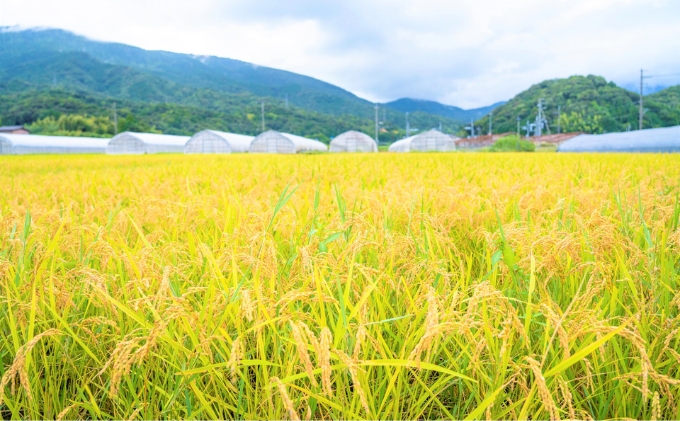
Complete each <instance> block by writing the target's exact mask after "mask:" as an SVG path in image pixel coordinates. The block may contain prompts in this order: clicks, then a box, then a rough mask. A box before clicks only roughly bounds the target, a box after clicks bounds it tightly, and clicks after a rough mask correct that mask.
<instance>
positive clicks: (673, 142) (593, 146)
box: [557, 126, 680, 152]
mask: <svg viewBox="0 0 680 421" xmlns="http://www.w3.org/2000/svg"><path fill="white" fill-rule="evenodd" d="M557 151H558V152H680V126H673V127H664V128H660V129H644V130H635V131H632V132H620V133H607V134H582V135H579V136H576V137H573V138H571V139H569V140H567V141H565V142H563V143H562V144H561V145H560V146H559V147H558V148H557Z"/></svg>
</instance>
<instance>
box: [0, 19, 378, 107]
mask: <svg viewBox="0 0 680 421" xmlns="http://www.w3.org/2000/svg"><path fill="white" fill-rule="evenodd" d="M57 52H80V53H85V54H87V55H89V56H91V57H92V58H94V59H95V60H97V61H100V62H102V63H106V64H112V65H121V66H126V67H130V68H134V69H136V70H137V71H139V72H143V73H147V74H150V75H155V76H160V77H162V78H164V79H166V80H168V81H172V82H175V83H177V84H180V85H183V86H187V87H193V88H201V89H210V90H213V91H218V92H227V93H250V94H253V95H256V96H265V97H274V98H279V99H282V100H283V99H284V98H285V97H286V95H287V96H288V99H289V102H290V104H293V105H296V106H299V107H301V108H305V109H310V110H313V111H317V112H325V113H333V114H353V115H366V114H367V113H370V111H371V107H372V104H371V103H369V102H368V101H366V100H364V99H361V98H359V97H357V96H356V95H354V94H352V93H350V92H348V91H346V90H344V89H341V88H339V87H337V86H334V85H331V84H329V83H326V82H322V81H320V80H317V79H314V78H311V77H307V76H303V75H299V74H295V73H292V72H287V71H283V70H277V69H272V68H269V67H264V66H256V65H253V64H250V63H245V62H242V61H238V60H232V59H226V58H219V57H212V56H208V57H206V56H193V55H188V54H177V53H170V52H165V51H147V50H143V49H141V48H137V47H132V46H129V45H124V44H117V43H108V42H99V41H93V40H90V39H87V38H85V37H81V36H78V35H75V34H72V33H70V32H67V31H63V30H59V29H47V30H25V31H16V32H9V31H7V30H5V31H0V58H2V60H1V61H13V62H18V61H24V60H26V59H27V58H29V59H33V58H36V57H37V56H45V57H47V56H48V55H49V54H50V53H57ZM47 76H49V77H50V78H51V75H47ZM57 77H59V74H57Z"/></svg>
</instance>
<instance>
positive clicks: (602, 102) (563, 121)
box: [475, 75, 680, 133]
mask: <svg viewBox="0 0 680 421" xmlns="http://www.w3.org/2000/svg"><path fill="white" fill-rule="evenodd" d="M678 92H679V90H678V87H672V88H668V89H664V90H662V91H659V92H657V93H655V94H652V95H649V96H647V97H645V98H644V107H645V109H646V110H647V111H646V113H645V115H644V127H645V128H650V127H667V126H673V125H679V124H680V107H679V106H678V98H679V94H678ZM539 99H542V103H543V108H544V112H545V117H546V119H547V120H548V125H549V128H550V130H551V131H552V132H556V131H557V125H558V107H559V108H560V109H559V125H560V130H561V131H562V132H577V131H582V132H586V133H608V132H618V131H626V130H629V129H631V130H635V129H637V128H638V103H639V95H638V94H636V93H634V92H631V91H628V90H626V89H623V88H621V87H619V86H617V85H616V84H614V83H613V82H607V80H605V79H604V78H603V77H601V76H593V75H589V76H571V77H569V78H566V79H551V80H546V81H543V82H541V83H538V84H536V85H533V86H531V87H530V88H529V89H527V90H526V91H524V92H521V93H519V94H518V95H517V96H515V97H514V98H512V99H511V100H510V101H508V102H507V103H505V104H503V105H501V106H500V107H498V108H497V109H495V110H494V112H493V117H492V118H493V120H492V123H493V131H494V133H503V132H510V131H513V132H514V131H516V130H517V117H519V118H520V120H521V124H522V125H525V124H526V122H527V121H531V122H533V121H534V120H535V118H536V115H537V113H538V107H537V104H538V101H539ZM475 125H476V126H478V127H480V128H481V129H482V132H486V131H487V127H488V126H489V120H488V116H487V117H483V118H481V119H479V120H477V121H476V122H475Z"/></svg>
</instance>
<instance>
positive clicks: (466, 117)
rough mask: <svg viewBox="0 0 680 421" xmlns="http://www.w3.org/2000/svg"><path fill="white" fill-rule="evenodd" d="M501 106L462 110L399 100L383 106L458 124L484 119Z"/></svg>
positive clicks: (436, 104) (431, 102)
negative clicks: (426, 114)
mask: <svg viewBox="0 0 680 421" xmlns="http://www.w3.org/2000/svg"><path fill="white" fill-rule="evenodd" d="M503 104H505V102H504V101H503V102H497V103H495V104H493V105H489V106H487V107H481V108H474V109H470V110H464V109H462V108H459V107H455V106H453V105H444V104H441V103H439V102H435V101H427V100H424V99H412V98H401V99H398V100H396V101H392V102H388V103H386V104H385V106H386V107H389V108H392V109H393V110H397V111H401V112H403V113H406V112H408V113H413V112H416V111H421V112H424V113H428V114H434V115H440V116H443V117H447V118H450V119H453V120H458V121H460V122H469V121H470V119H472V120H477V119H480V118H482V117H484V116H485V115H487V114H488V113H489V111H492V110H494V109H496V108H498V107H499V106H501V105H503Z"/></svg>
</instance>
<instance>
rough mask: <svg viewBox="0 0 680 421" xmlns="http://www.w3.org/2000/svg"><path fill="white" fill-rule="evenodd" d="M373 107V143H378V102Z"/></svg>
mask: <svg viewBox="0 0 680 421" xmlns="http://www.w3.org/2000/svg"><path fill="white" fill-rule="evenodd" d="M373 108H374V109H375V143H378V110H379V109H380V107H378V104H375V106H374V107H373Z"/></svg>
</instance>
